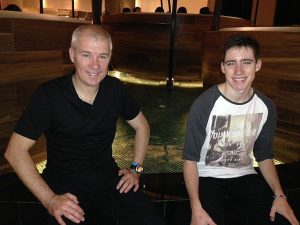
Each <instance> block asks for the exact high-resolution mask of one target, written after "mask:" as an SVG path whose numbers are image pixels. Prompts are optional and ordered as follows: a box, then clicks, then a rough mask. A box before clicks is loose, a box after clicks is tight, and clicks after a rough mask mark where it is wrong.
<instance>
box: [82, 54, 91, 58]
mask: <svg viewBox="0 0 300 225" xmlns="http://www.w3.org/2000/svg"><path fill="white" fill-rule="evenodd" d="M82 56H83V57H84V58H88V57H90V55H89V54H87V53H82Z"/></svg>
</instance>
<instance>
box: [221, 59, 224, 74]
mask: <svg viewBox="0 0 300 225" xmlns="http://www.w3.org/2000/svg"><path fill="white" fill-rule="evenodd" d="M221 70H222V73H224V74H225V66H224V62H221Z"/></svg>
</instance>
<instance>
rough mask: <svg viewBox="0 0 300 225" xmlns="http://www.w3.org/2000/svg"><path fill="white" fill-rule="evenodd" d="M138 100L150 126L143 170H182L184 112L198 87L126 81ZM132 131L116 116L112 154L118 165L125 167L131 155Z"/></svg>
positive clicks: (156, 171) (195, 95) (196, 93)
mask: <svg viewBox="0 0 300 225" xmlns="http://www.w3.org/2000/svg"><path fill="white" fill-rule="evenodd" d="M128 88H129V89H130V91H131V94H132V96H133V97H134V99H135V100H136V101H137V102H138V103H139V104H140V106H141V109H142V111H143V113H144V114H145V116H146V118H147V120H148V122H149V125H150V129H151V136H150V143H149V149H148V153H147V155H146V158H145V162H144V167H145V172H146V173H159V172H182V159H181V155H182V147H183V140H184V131H185V125H186V120H187V114H188V111H189V109H190V106H191V104H192V103H193V101H194V100H195V98H196V97H197V96H198V95H199V94H200V92H201V88H194V89H186V88H174V89H173V90H172V91H168V90H166V88H165V87H153V86H152V87H151V86H137V85H132V84H130V85H128ZM133 138H134V133H133V131H132V130H131V128H130V127H129V126H128V125H127V124H126V122H124V121H122V120H119V122H118V129H117V134H116V138H115V142H114V144H113V155H114V157H115V159H116V161H117V162H118V164H119V165H120V166H121V167H128V165H129V163H130V162H131V160H132V158H133V152H132V149H133V141H134V139H133Z"/></svg>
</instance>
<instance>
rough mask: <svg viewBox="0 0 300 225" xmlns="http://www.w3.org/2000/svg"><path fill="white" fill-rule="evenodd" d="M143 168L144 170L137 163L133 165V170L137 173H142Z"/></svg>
mask: <svg viewBox="0 0 300 225" xmlns="http://www.w3.org/2000/svg"><path fill="white" fill-rule="evenodd" d="M143 170H144V168H143V167H142V166H140V165H138V166H136V167H135V171H136V172H137V173H142V172H143Z"/></svg>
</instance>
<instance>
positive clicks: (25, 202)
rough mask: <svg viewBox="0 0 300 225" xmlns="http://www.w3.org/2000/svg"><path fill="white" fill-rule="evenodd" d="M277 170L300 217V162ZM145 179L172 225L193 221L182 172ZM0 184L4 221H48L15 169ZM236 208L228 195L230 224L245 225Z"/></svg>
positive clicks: (32, 224)
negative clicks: (14, 171) (234, 208)
mask: <svg viewBox="0 0 300 225" xmlns="http://www.w3.org/2000/svg"><path fill="white" fill-rule="evenodd" d="M277 170H278V173H279V176H280V179H281V182H282V185H283V187H284V189H285V192H286V194H287V195H288V199H289V202H290V204H291V205H292V207H293V210H294V212H295V214H296V215H297V217H298V218H300V162H297V163H289V164H284V165H278V166H277ZM142 183H143V187H144V190H145V192H146V193H147V194H148V195H149V197H150V198H152V199H153V204H154V205H155V207H156V208H157V209H158V210H159V211H160V212H161V213H162V215H163V216H164V218H165V220H166V222H167V224H168V225H189V220H190V206H189V201H188V198H187V193H186V190H185V186H184V183H183V177H182V174H181V173H161V174H145V175H144V177H143V179H142ZM0 184H1V185H0V224H1V225H20V224H22V225H43V224H45V218H46V215H47V212H46V210H45V209H44V208H43V206H41V205H40V204H39V203H37V202H36V200H35V198H34V197H33V196H32V195H31V194H30V193H29V192H28V191H27V190H26V188H25V187H24V186H23V185H22V184H21V182H20V181H19V179H18V178H17V177H16V175H15V174H14V173H8V174H5V175H2V176H0ZM232 209H233V205H231V202H230V199H228V207H227V208H226V210H227V220H228V221H230V224H229V225H242V224H243V223H241V222H240V219H241V217H242V215H237V214H236V213H232V211H233V210H232ZM234 221H235V222H234ZM255 225H256V224H255Z"/></svg>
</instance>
